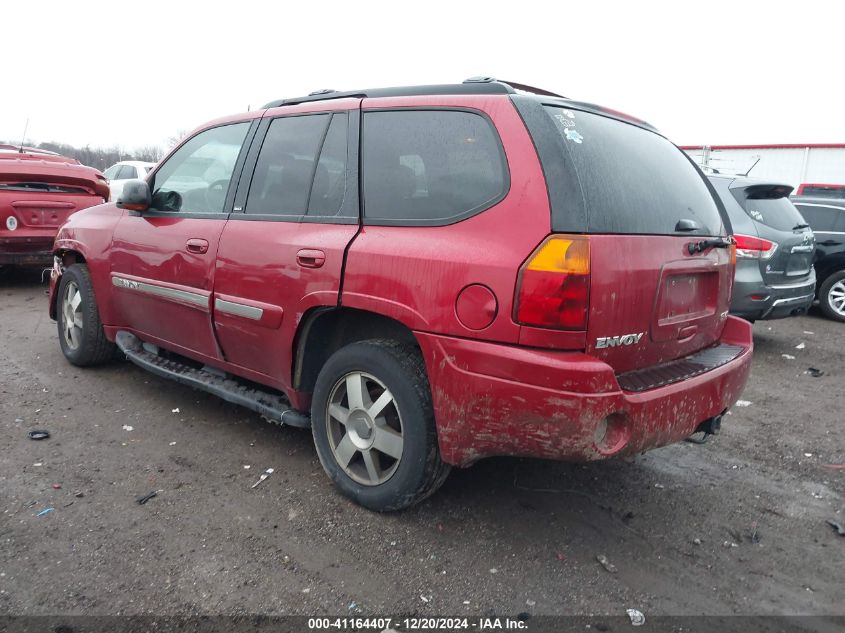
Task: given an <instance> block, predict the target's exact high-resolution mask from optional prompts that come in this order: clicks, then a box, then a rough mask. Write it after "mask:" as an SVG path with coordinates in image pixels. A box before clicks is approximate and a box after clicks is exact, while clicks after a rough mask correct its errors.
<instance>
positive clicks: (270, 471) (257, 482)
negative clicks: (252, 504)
mask: <svg viewBox="0 0 845 633" xmlns="http://www.w3.org/2000/svg"><path fill="white" fill-rule="evenodd" d="M272 474H273V469H272V468H268V469H267V470H265V471H264V472H263V473H261V477H259V478H258V481H256V482H255V483H254V484H252V487H253V488H257V487H258V484H260V483H261V482H262V481H264V480H265V479H267V477H269V476H270V475H272Z"/></svg>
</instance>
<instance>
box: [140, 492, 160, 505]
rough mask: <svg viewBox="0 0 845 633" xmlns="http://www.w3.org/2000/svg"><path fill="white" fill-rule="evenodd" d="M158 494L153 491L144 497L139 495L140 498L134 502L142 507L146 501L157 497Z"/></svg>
mask: <svg viewBox="0 0 845 633" xmlns="http://www.w3.org/2000/svg"><path fill="white" fill-rule="evenodd" d="M157 496H158V492H157V491H155V490H153V491H152V492H148V493H147V494H145V495H141V496H140V497H138V498H136V499H135V501H136V502H137V503H138V505H139V506H142V505H144V504H145V503H146V502H147V501H149V500H150V499H152V498H153V497H157Z"/></svg>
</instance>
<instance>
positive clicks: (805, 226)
mask: <svg viewBox="0 0 845 633" xmlns="http://www.w3.org/2000/svg"><path fill="white" fill-rule="evenodd" d="M809 228H810V225H809V224H801V223H800V222H799V223H798V224H796V225H795V226H793V227H792V230H793V231H797V230H798V229H809Z"/></svg>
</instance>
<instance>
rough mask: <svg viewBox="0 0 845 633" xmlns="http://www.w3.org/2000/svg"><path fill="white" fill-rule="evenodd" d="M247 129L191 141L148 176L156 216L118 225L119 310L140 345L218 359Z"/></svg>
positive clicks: (131, 215) (209, 132) (217, 131)
mask: <svg viewBox="0 0 845 633" xmlns="http://www.w3.org/2000/svg"><path fill="white" fill-rule="evenodd" d="M249 129H250V123H249V122H242V123H234V124H229V125H222V126H218V127H214V128H211V129H206V130H204V131H202V132H199V133H198V134H196V135H195V136H193V137H192V138H191V139H189V140H188V141H186V142H185V143H184V144H183V145H182V146H181V147H180V148H179V149H178V150H177V151H176V152H174V153H173V154H172V155H171V156H170V157H169V158H168V159H167V160H166V161H165V162H164V163H162V165H161V166H160V167H159V169H158V170H157V171H156V172H155V173H154V174H153V175H152V176H150V179H149V182H150V189H151V190H152V193H153V198H152V206H151V208H150V209H149V210H148V211H145V212H143V213H136V212H125V213H124V215H123V217H122V218H121V219H120V221H119V223H118V225H117V228H116V230H115V232H114V241H113V244H112V255H111V263H112V266H111V282H112V285H113V297H114V303H115V307H116V309H117V311H118V315H119V317H120V322H121V323H124V324H126V325H127V326H128V327H129V328H131V329H132V330H133V331H134V332H135V333H136V334H137V335H138V336H139V337H140V338H141V339H143V340H148V341H150V342H154V343H157V344H159V345H162V346H164V347H166V348H168V349H172V350H173V351H177V352H180V353H183V354H185V355H188V356H193V357H195V358H201V359H219V358H220V352H219V349H218V345H217V342H216V340H215V337H214V331H213V328H212V324H211V293H212V290H213V287H214V265H215V257H216V255H217V247H218V244H219V242H220V234H221V233H222V231H223V227H224V226H225V224H226V218H227V215H228V210H229V208H230V206H231V196H230V195H229V192H230V185H231V181H232V174H233V173H234V172H235V169H236V165H237V164H238V157H239V156H240V155H241V153H242V147H243V145H244V141H245V139H246V138H247V133H248V131H249ZM231 188H232V189H234V186H232V187H231ZM232 195H233V192H232Z"/></svg>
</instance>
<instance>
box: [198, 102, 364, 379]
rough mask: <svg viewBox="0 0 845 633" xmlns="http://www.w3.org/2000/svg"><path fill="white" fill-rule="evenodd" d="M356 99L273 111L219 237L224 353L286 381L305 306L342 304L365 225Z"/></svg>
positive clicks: (217, 309) (217, 289)
mask: <svg viewBox="0 0 845 633" xmlns="http://www.w3.org/2000/svg"><path fill="white" fill-rule="evenodd" d="M358 104H359V101H358V100H355V101H351V100H343V101H340V100H338V101H337V102H335V103H333V104H330V105H329V104H321V107H322V108H327V107H328V108H330V109H332V111H329V112H320V113H313V112H312V113H307V112H303V109H305V108H307V107H308V106H294V107H286V108H284V116H275V117H274V116H273V115H274V112H273V111H270V112H268V113H267V114H266V115H265V119H264V121H262V124H261V128H260V130H259V133H258V135H257V136H256V142H255V143H253V147H254V148H255V147H258V146H259V142H258V139H260V137H261V135H262V133H263V131H264V130H266V134H264V137H263V142H261V143H260V148H261V149H260V152H256V151H255V149H253V151H251V152H250V159H248V160H247V163H246V166H245V168H244V176H243V177H242V178H241V179H240V185H239V187H238V193H237V197H236V202H235V210H236V212H234V213H232V215H231V216H230V219H229V222H228V223H227V224H226V228H225V229H224V230H223V236H222V238H221V240H220V247H219V249H218V253H217V270H216V271H215V284H214V325H215V329H216V332H217V337H218V340H219V341H220V345H221V347H222V349H223V353H224V355H225V358H226V360H227V362H230V363H233V364H235V365H238V366H239V367H242V368H245V369H247V370H249V372H254V373H252V374H251V375H253V376H254V377H255V379H256V380H260V381H262V382H265V383H267V384H269V385H272V386H275V387H278V388H282V389H287V388H289V387H290V386H291V380H290V375H291V362H292V341H293V339H294V336H295V333H296V327H297V324H298V323H300V321H301V319H302V318H303V315H305V314H306V313H307V312H308V310H309V309H312V308H315V307H317V306H335V305H337V303H338V299H339V292H340V283H341V273H342V268H343V257H344V252H345V250H346V247H347V245H348V244H349V242H350V241H351V240H352V239H353V238H354V237H355V234H356V233H357V231H358V188H357V130H358V123H357V121H358V110H357V108H358ZM312 107H313V106H312ZM350 108H352V109H350ZM277 112H279V113H280V114H281V112H282V110H281V109H280V110H279V111H277ZM250 173H251V178H248V177H247V175H248V174H250ZM240 207H243V211H242V212H241V213H238V212H237V211H238V209H239V208H240Z"/></svg>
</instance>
